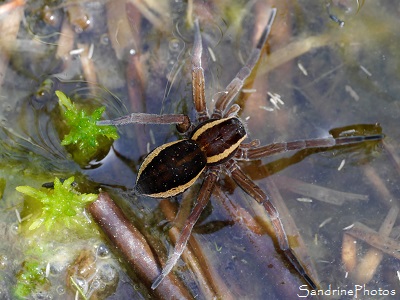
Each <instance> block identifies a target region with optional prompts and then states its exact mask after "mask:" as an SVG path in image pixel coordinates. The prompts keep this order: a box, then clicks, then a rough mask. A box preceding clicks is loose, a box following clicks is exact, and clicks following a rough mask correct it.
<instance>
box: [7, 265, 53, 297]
mask: <svg viewBox="0 0 400 300" xmlns="http://www.w3.org/2000/svg"><path fill="white" fill-rule="evenodd" d="M16 278H17V284H16V286H15V287H14V295H15V296H16V297H17V298H19V299H23V298H25V297H27V296H28V295H29V294H31V293H32V291H34V290H35V289H37V288H40V287H43V286H44V285H45V284H46V282H47V279H46V270H45V268H44V267H42V266H41V265H40V263H39V262H38V261H36V260H32V261H26V262H25V263H24V264H23V266H22V269H21V271H20V272H19V273H18V274H17V276H16Z"/></svg>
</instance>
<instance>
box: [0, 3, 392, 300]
mask: <svg viewBox="0 0 400 300" xmlns="http://www.w3.org/2000/svg"><path fill="white" fill-rule="evenodd" d="M358 2H359V5H360V6H359V7H357V3H358ZM10 3H13V4H15V5H16V7H9V8H7V7H6V6H5V5H6V4H5V3H2V4H1V5H2V6H0V26H1V29H2V32H3V33H4V34H2V39H1V41H0V45H1V48H0V80H1V82H0V84H1V85H0V97H1V98H0V122H1V130H0V155H1V156H0V157H1V161H0V166H1V168H0V174H1V175H0V177H1V180H0V187H1V189H0V191H1V192H2V193H1V195H2V201H1V204H0V227H1V231H0V234H1V235H2V238H1V239H2V241H4V242H3V243H2V245H1V246H0V278H1V279H2V281H3V283H2V284H0V295H1V296H3V295H4V298H7V297H8V298H13V289H14V287H15V286H16V284H17V280H16V276H17V274H18V273H19V272H20V270H21V269H22V265H23V263H24V262H25V263H26V262H27V261H29V260H30V259H32V257H31V256H29V252H27V251H26V248H27V247H28V246H29V241H28V240H25V237H24V235H22V234H21V230H20V229H18V227H20V228H21V226H22V225H21V224H19V221H18V215H19V214H21V217H22V218H24V217H27V218H29V215H24V211H26V203H27V199H26V198H24V197H23V195H22V194H20V193H18V192H16V191H15V187H16V186H20V185H30V186H33V187H35V188H39V187H40V186H41V185H42V184H43V183H45V182H51V181H53V180H54V177H55V176H58V177H61V178H67V177H69V176H71V175H75V176H76V182H77V184H78V186H79V187H80V188H79V189H80V190H81V191H83V192H86V193H96V192H98V188H99V187H101V188H102V190H105V191H108V192H110V194H111V195H112V196H113V197H114V198H115V201H116V202H117V203H118V204H119V205H120V206H121V207H123V208H124V212H125V213H126V214H127V216H128V218H130V219H131V220H132V222H133V223H134V224H135V226H137V227H138V228H139V229H140V231H141V232H142V233H143V235H144V236H145V237H146V239H147V240H148V242H149V244H150V245H151V247H152V249H153V250H154V253H155V254H156V255H157V256H159V257H160V259H161V260H165V259H166V256H167V252H168V249H169V245H170V243H169V237H168V234H167V229H168V228H169V226H172V225H171V224H169V223H167V224H166V221H165V220H166V217H165V216H164V215H163V213H162V212H163V211H164V212H165V210H164V209H163V207H164V206H163V205H164V204H163V205H160V201H158V200H154V199H148V198H145V197H136V196H133V195H132V193H131V189H132V188H133V186H134V182H135V178H136V173H137V169H138V166H139V165H140V163H141V161H142V159H143V157H144V156H145V155H146V154H147V153H148V151H149V150H151V149H153V148H155V147H156V146H159V145H161V144H163V143H165V142H169V141H173V140H176V139H178V138H179V134H178V133H177V132H176V130H175V127H174V126H173V125H146V126H144V125H128V126H124V127H119V129H118V132H119V133H120V135H121V138H120V139H119V140H117V141H116V142H115V143H114V145H113V147H112V148H111V149H110V152H109V154H108V155H107V156H106V157H98V158H96V159H95V160H93V161H91V162H90V163H89V164H88V165H86V166H79V165H78V164H76V163H75V162H73V161H72V159H71V158H70V155H69V154H68V152H67V150H66V149H64V148H63V147H62V146H61V145H60V140H61V138H60V136H59V135H58V132H59V126H60V122H62V120H61V112H60V109H59V107H58V100H57V98H56V97H55V94H54V92H55V90H62V91H63V92H64V93H65V94H67V95H68V96H69V97H71V99H73V100H74V101H76V103H78V104H79V105H82V106H85V105H86V107H88V108H90V109H93V108H94V107H98V106H101V105H105V106H106V108H107V110H106V114H107V115H106V116H105V118H115V117H119V116H122V115H125V114H127V113H129V112H148V113H157V114H158V113H163V114H167V113H185V114H188V115H189V116H190V117H191V118H192V119H194V118H195V113H194V109H193V103H192V96H191V93H192V89H191V75H190V54H191V46H192V41H193V31H192V30H191V29H190V24H191V22H192V18H196V17H198V18H199V21H200V27H201V30H202V39H203V46H204V51H203V61H202V63H203V67H204V69H205V76H206V96H207V99H208V105H209V109H212V108H213V99H215V98H216V97H217V96H218V93H219V92H220V91H221V90H223V89H224V87H225V86H226V85H227V84H228V83H229V81H230V80H231V79H232V78H233V77H234V74H236V72H237V71H238V70H239V68H240V67H241V66H242V65H243V63H244V61H245V60H246V58H247V57H248V55H249V53H250V51H251V50H252V48H253V45H254V44H255V40H256V39H257V38H256V37H257V36H258V34H259V30H260V28H262V27H263V26H264V24H265V22H266V20H267V18H268V15H269V8H270V7H271V6H275V7H277V9H278V14H277V17H276V20H275V22H274V24H273V28H272V32H271V36H270V38H269V40H268V42H267V46H266V47H265V51H264V52H263V54H262V57H261V59H260V62H259V64H258V65H257V67H256V70H255V72H253V74H252V76H251V78H249V80H248V82H247V84H246V85H245V87H244V90H243V91H242V92H241V93H240V94H239V96H238V98H237V103H238V104H240V105H241V107H242V110H241V111H240V116H241V117H242V119H243V120H245V121H246V126H247V128H248V132H249V138H250V139H259V140H260V142H261V144H268V143H272V142H282V141H291V140H299V139H306V138H321V137H327V136H329V132H330V130H332V129H334V128H343V129H342V130H341V131H344V130H345V131H346V132H348V133H350V134H353V135H354V134H356V135H357V134H358V135H367V134H376V133H379V132H380V130H381V131H382V132H383V133H384V134H385V140H384V143H383V144H382V143H378V144H377V143H363V144H360V145H354V146H345V147H339V148H334V149H330V150H328V151H324V152H322V151H320V150H312V151H310V150H306V151H300V152H298V153H286V154H283V155H276V156H274V157H268V158H265V159H262V160H257V161H254V162H246V163H243V164H241V167H242V169H243V170H244V171H245V172H246V173H247V174H248V175H249V176H250V177H251V178H252V179H253V180H254V181H255V182H256V183H257V184H258V185H259V186H260V187H261V188H263V189H264V190H266V191H268V193H269V195H270V196H271V197H272V198H273V201H274V202H275V205H276V206H277V207H278V209H279V210H280V214H281V217H282V221H283V223H284V225H285V227H286V229H287V232H288V235H289V238H290V240H291V242H292V245H293V248H294V250H295V251H296V253H298V256H299V258H301V260H302V261H303V262H304V263H305V264H306V265H307V266H308V267H309V268H310V270H309V272H310V274H313V276H314V277H315V279H316V281H318V283H320V293H323V294H324V295H325V296H321V298H326V299H352V298H353V297H354V295H351V293H355V291H356V290H357V289H358V290H357V293H358V296H359V297H361V298H362V299H396V297H397V295H398V294H399V293H400V289H398V282H399V275H398V274H400V273H399V272H400V264H399V260H398V259H396V258H395V257H393V256H392V255H390V254H383V255H381V254H380V252H379V251H377V252H373V251H376V250H374V249H375V248H373V247H371V246H369V244H368V243H367V242H365V241H363V240H362V239H361V238H360V237H355V240H351V243H353V244H355V245H356V252H355V254H354V256H355V258H354V257H351V259H350V260H351V262H350V263H349V262H348V261H347V260H346V258H345V260H343V257H342V249H343V241H344V240H346V239H347V237H346V238H344V233H345V231H344V228H346V227H349V226H350V225H352V224H354V223H356V222H359V223H362V224H364V225H366V226H368V227H369V228H370V229H372V230H374V231H375V232H379V234H376V236H380V237H381V238H383V237H386V236H390V238H391V239H393V240H396V239H397V237H398V224H397V222H395V221H394V228H393V229H390V228H389V229H387V228H388V227H390V224H389V225H386V231H385V230H384V229H382V228H381V224H382V223H384V220H385V218H386V216H387V215H388V212H389V210H390V209H392V212H393V211H394V208H393V207H396V206H397V205H398V198H399V197H398V195H399V188H400V186H399V180H397V178H399V170H400V168H399V163H400V162H399V159H398V150H397V149H398V140H399V139H400V133H399V131H398V130H397V129H398V128H397V127H398V126H397V125H398V121H396V120H397V119H398V115H399V114H400V104H399V103H400V102H399V101H398V99H397V95H398V94H399V93H398V90H399V87H398V74H399V67H398V66H399V59H398V58H399V57H398V49H399V47H398V46H399V45H398V44H399V41H400V39H399V31H398V29H397V20H398V16H397V15H398V12H399V10H400V6H399V5H398V4H393V3H389V2H385V1H369V2H365V3H364V2H363V1H326V3H325V2H321V1H300V2H296V3H293V2H291V1H287V2H282V1H270V2H269V1H250V2H248V1H234V2H232V1H209V2H207V3H203V2H199V3H198V2H196V1H195V3H194V6H193V10H191V8H190V5H189V6H188V5H187V4H186V2H185V3H183V2H181V1H171V2H168V1H164V2H162V4H160V3H158V2H156V1H154V3H153V2H152V1H146V5H140V3H142V1H127V4H126V3H125V1H123V0H120V1H112V2H107V3H105V2H102V1H98V2H96V1H86V2H84V3H82V4H76V3H75V2H73V1H63V2H61V1H60V2H58V3H57V4H55V3H47V2H43V1H35V2H34V3H27V4H25V5H24V4H23V3H20V2H19V1H10ZM156 3H157V4H156ZM18 4H21V6H18ZM46 5H47V6H46ZM3 7H4V12H3V10H2V8H3ZM6 8H7V9H6ZM125 14H126V15H127V18H125V17H124V16H125ZM188 24H189V25H188ZM376 123H379V126H380V127H379V126H368V125H367V124H370V125H374V124H376ZM336 134H337V133H336ZM270 175H271V176H270ZM218 186H219V188H218V190H217V191H216V192H215V195H214V196H213V197H212V199H211V203H210V204H209V205H208V206H207V208H206V210H205V211H204V213H203V215H202V217H201V218H200V221H199V224H198V225H197V226H196V227H195V234H194V238H195V240H193V241H191V242H190V245H189V247H190V248H191V250H192V253H194V254H193V256H192V257H191V258H190V257H189V258H187V259H186V263H185V262H183V261H181V262H179V263H178V266H177V267H176V268H175V271H176V274H177V275H178V277H179V278H180V279H181V280H182V281H183V282H184V283H185V286H186V288H187V289H188V291H189V292H190V293H191V294H192V295H193V297H197V298H200V299H203V298H207V297H210V295H216V296H217V297H220V298H229V297H232V298H240V299H247V298H248V299H267V298H268V299H288V298H291V299H295V298H297V297H299V296H298V295H300V296H306V294H307V293H308V291H309V290H308V288H307V286H306V285H305V283H304V282H303V281H302V279H301V278H300V277H299V276H298V274H297V272H296V271H294V270H293V268H292V267H291V266H290V265H289V263H288V262H287V260H286V259H285V258H284V256H283V255H282V254H281V253H280V252H278V253H277V252H276V249H275V248H276V247H275V246H274V244H273V242H272V240H271V238H270V236H269V235H268V234H267V233H269V234H270V235H271V236H273V234H272V232H270V231H271V230H270V229H269V227H268V224H267V222H268V221H266V219H267V218H266V216H265V212H264V210H263V208H262V207H260V206H259V205H258V204H257V203H255V201H254V200H252V199H251V198H250V197H249V196H247V195H246V194H245V193H244V192H243V191H241V190H240V189H239V188H237V186H236V185H235V184H234V182H233V181H232V180H231V179H230V178H229V176H227V175H225V174H221V177H220V182H219V184H218ZM199 187H200V182H198V183H197V184H195V185H194V186H193V188H191V189H189V190H188V191H187V192H185V193H184V194H183V196H179V197H177V198H176V199H171V200H170V203H169V204H168V205H175V206H174V207H176V206H178V205H181V207H182V212H181V215H180V216H179V217H178V219H177V222H176V223H177V224H180V222H181V221H180V220H182V219H184V218H185V216H186V215H187V214H188V211H190V207H191V204H192V203H193V201H194V200H195V198H196V195H197V191H198V189H199ZM165 201H166V200H165ZM160 206H161V207H160ZM288 214H290V216H291V217H292V219H293V220H291V218H289V215H288ZM396 218H397V217H396V215H395V217H394V220H396ZM23 222H26V220H25V221H23ZM356 224H357V223H356ZM93 226H95V225H94V224H93ZM63 234H66V235H68V232H63ZM346 236H347V235H346ZM272 239H273V240H275V239H274V238H272ZM371 239H372V238H371V237H369V239H368V238H367V240H368V241H369V242H371ZM66 240H67V241H68V244H65V243H64V244H63V243H60V241H57V242H54V243H51V245H48V249H50V250H51V251H49V253H47V254H46V256H44V257H40V264H41V266H42V267H43V268H46V267H47V266H48V267H47V268H51V269H50V271H49V274H50V275H48V276H47V277H46V278H47V279H46V282H47V283H46V285H45V286H44V287H43V288H39V289H38V290H37V291H34V292H32V293H31V294H30V297H31V298H33V297H35V296H38V295H39V294H40V295H42V296H43V295H44V297H47V296H49V297H50V295H51V296H52V297H53V298H57V297H58V295H64V296H63V297H73V296H74V295H75V292H76V288H75V287H74V285H73V284H71V282H70V281H69V279H68V278H69V276H72V275H71V274H73V273H71V272H73V271H71V268H68V265H73V266H76V268H78V269H79V270H81V269H83V268H84V266H86V265H85V264H87V265H90V266H94V267H93V268H96V270H97V273H96V274H100V275H101V276H100V275H99V277H91V276H92V275H93V274H94V273H91V271H90V272H89V271H87V273H85V274H86V277H85V280H87V282H86V283H87V284H88V285H89V287H88V288H87V290H86V296H87V297H90V296H93V297H96V296H97V297H98V298H100V299H105V298H109V299H131V298H135V299H136V298H149V297H151V295H152V294H151V291H150V290H149V289H148V288H147V287H146V283H145V282H144V281H143V278H138V277H137V275H135V272H134V271H132V270H129V271H126V268H127V265H125V264H124V263H121V260H120V259H119V257H118V252H117V251H114V248H113V246H112V245H110V244H109V242H108V241H107V240H106V239H102V238H101V237H100V236H99V235H94V236H93V235H92V236H90V237H86V238H85V239H74V238H70V239H66ZM393 240H390V242H393ZM302 241H303V243H304V245H305V248H304V249H302V248H300V247H298V246H299V245H301V243H302ZM384 241H386V242H388V240H379V241H378V243H380V244H381V245H382V243H384ZM347 246H348V244H345V247H347ZM99 249H100V250H99ZM99 251H100V252H101V253H102V254H101V255H100V254H99ZM104 251H105V252H107V253H106V254H104V253H105V252H104ZM110 251H111V252H110ZM297 251H298V252H297ZM368 253H369V254H368ZM374 253H376V255H373V254H374ZM371 256H372V257H374V258H372V259H371V258H368V257H371ZM379 256H382V259H381V260H376V259H375V258H376V257H379ZM93 257H101V259H100V260H96V259H95V258H93ZM196 261H197V263H198V264H200V266H201V268H203V273H205V274H206V275H205V278H206V280H203V279H196V276H195V275H193V272H192V271H191V270H190V269H191V268H190V267H188V265H191V266H193V264H195V262H196ZM365 264H366V265H367V267H366V268H367V269H368V270H371V269H372V266H373V265H374V264H375V265H376V271H375V272H374V273H372V274H371V275H370V276H367V275H365V274H366V273H368V272H366V271H364V269H363V268H364V265H365ZM201 268H200V269H201ZM89 269H90V268H89ZM128 269H129V268H128ZM195 274H198V273H195ZM93 276H94V275H93ZM82 277H84V276H82ZM369 277H370V278H369ZM88 278H90V280H89V279H88ZM96 280H97V281H96ZM364 283H365V286H364ZM215 286H217V288H216V287H215ZM209 290H212V292H209ZM94 291H95V292H94ZM329 291H330V292H331V293H334V295H329V294H328V293H329ZM393 293H395V295H393Z"/></svg>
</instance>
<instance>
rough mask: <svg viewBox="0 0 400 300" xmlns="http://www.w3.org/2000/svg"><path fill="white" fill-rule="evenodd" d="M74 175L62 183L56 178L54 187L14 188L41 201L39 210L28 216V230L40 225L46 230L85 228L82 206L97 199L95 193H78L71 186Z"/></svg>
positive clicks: (86, 220) (85, 220)
mask: <svg viewBox="0 0 400 300" xmlns="http://www.w3.org/2000/svg"><path fill="white" fill-rule="evenodd" d="M73 182H74V177H70V178H68V179H67V180H65V181H64V182H63V183H61V181H60V180H59V179H58V178H56V179H55V180H54V189H44V188H43V189H40V190H38V189H35V188H33V187H30V186H18V187H17V188H16V189H17V191H18V192H21V193H23V194H25V195H27V196H30V197H32V198H33V199H34V200H36V201H38V202H40V203H41V205H42V207H41V212H39V213H37V212H36V213H35V212H33V215H34V217H31V218H29V220H28V222H29V223H30V224H29V227H28V230H30V231H31V230H35V229H38V228H39V227H41V226H42V225H43V226H44V228H45V229H46V230H47V231H50V230H51V231H53V232H55V231H57V230H63V229H64V228H67V229H73V230H77V231H80V230H85V226H87V224H88V222H89V221H88V219H87V218H86V217H85V215H84V214H83V208H84V206H86V205H87V204H88V203H89V202H93V201H94V200H96V199H97V195H95V194H80V193H78V192H77V191H75V189H74V188H73V186H72V183H73Z"/></svg>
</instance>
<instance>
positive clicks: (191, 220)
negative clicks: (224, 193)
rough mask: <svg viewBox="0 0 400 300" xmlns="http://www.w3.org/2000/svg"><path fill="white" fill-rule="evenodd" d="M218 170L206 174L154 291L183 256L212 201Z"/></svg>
mask: <svg viewBox="0 0 400 300" xmlns="http://www.w3.org/2000/svg"><path fill="white" fill-rule="evenodd" d="M218 170H219V168H217V167H215V168H210V169H209V171H208V172H207V174H206V177H205V179H204V181H203V184H202V186H201V189H200V192H199V196H198V198H197V201H196V204H195V205H194V207H193V210H192V212H191V213H190V215H189V217H188V218H187V219H186V221H185V224H184V225H183V228H182V231H181V234H180V236H179V237H178V240H177V241H176V243H175V248H174V251H173V253H172V254H170V255H169V257H168V259H167V262H166V264H165V266H164V268H163V270H162V271H161V274H160V275H159V276H158V277H157V278H156V279H155V280H154V282H153V284H152V286H151V288H152V289H153V290H154V289H156V288H157V286H158V285H159V284H160V283H161V281H162V280H163V279H164V278H165V276H167V275H168V274H169V272H171V270H172V268H173V267H174V266H175V265H176V263H177V261H178V259H179V257H180V256H181V255H182V253H183V250H185V247H186V244H187V242H188V240H189V238H190V235H191V233H192V229H193V226H194V225H195V224H196V222H197V220H198V219H199V217H200V215H201V213H202V212H203V210H204V208H205V207H206V205H207V203H208V201H209V200H210V197H211V194H212V191H213V189H214V186H215V183H216V182H217V180H218Z"/></svg>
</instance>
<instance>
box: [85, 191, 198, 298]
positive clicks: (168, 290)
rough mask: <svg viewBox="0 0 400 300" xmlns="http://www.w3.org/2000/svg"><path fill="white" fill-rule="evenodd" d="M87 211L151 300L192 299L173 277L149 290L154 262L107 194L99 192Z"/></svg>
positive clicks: (145, 245)
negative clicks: (144, 288)
mask: <svg viewBox="0 0 400 300" xmlns="http://www.w3.org/2000/svg"><path fill="white" fill-rule="evenodd" d="M89 212H90V213H91V215H92V217H93V218H94V219H95V221H96V222H97V223H98V224H99V225H100V227H101V228H102V229H103V231H104V233H105V234H106V235H107V237H108V238H109V239H110V241H111V243H112V244H113V245H114V246H115V247H116V248H117V249H118V250H119V251H120V253H121V254H122V256H123V257H124V259H125V260H126V261H127V262H128V263H129V264H130V265H131V266H132V268H133V269H134V271H135V272H136V274H137V276H138V278H140V279H141V280H142V282H143V284H144V285H145V286H146V287H148V289H149V291H150V293H151V294H152V295H153V296H154V297H157V298H159V299H164V298H169V299H191V298H192V296H191V295H190V294H189V292H188V291H187V290H186V289H185V287H184V286H183V284H182V283H181V282H180V281H179V280H178V279H177V278H176V277H175V276H174V275H173V274H169V275H168V276H167V277H166V278H165V279H164V281H162V282H161V284H160V285H159V286H158V288H157V289H156V290H154V291H152V290H151V289H150V286H151V283H152V281H153V280H154V279H155V278H156V277H157V275H159V273H160V270H159V266H158V263H157V261H156V259H155V257H154V255H153V252H152V250H151V248H150V246H149V245H148V243H147V241H146V240H145V238H144V237H143V235H142V234H141V233H140V232H139V230H138V229H136V228H135V227H134V226H133V225H132V224H131V223H130V222H129V221H128V220H127V219H126V217H125V216H124V214H123V213H122V211H121V209H120V208H119V207H118V206H117V205H116V204H115V203H114V201H113V200H112V199H111V198H110V196H109V195H108V194H107V193H104V192H102V193H100V195H99V197H98V199H97V200H96V201H95V202H93V203H92V204H90V205H89Z"/></svg>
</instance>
